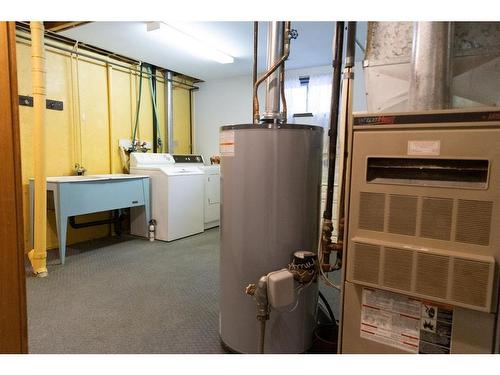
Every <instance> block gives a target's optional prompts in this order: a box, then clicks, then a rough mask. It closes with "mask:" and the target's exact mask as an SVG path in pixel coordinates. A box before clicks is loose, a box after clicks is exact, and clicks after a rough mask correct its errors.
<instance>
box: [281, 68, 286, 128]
mask: <svg viewBox="0 0 500 375" xmlns="http://www.w3.org/2000/svg"><path fill="white" fill-rule="evenodd" d="M280 82H281V87H280V96H281V104H282V105H283V109H282V112H283V118H284V119H285V122H286V120H287V106H286V98H285V63H283V65H282V66H281V68H280Z"/></svg>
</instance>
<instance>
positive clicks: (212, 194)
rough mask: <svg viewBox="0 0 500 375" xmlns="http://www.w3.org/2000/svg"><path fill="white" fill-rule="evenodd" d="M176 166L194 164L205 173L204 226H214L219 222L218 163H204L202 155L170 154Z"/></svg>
mask: <svg viewBox="0 0 500 375" xmlns="http://www.w3.org/2000/svg"><path fill="white" fill-rule="evenodd" d="M172 156H173V158H174V161H175V165H176V166H184V167H189V166H191V167H192V166H196V167H198V168H200V170H202V171H203V173H204V174H205V187H204V198H203V199H204V202H205V203H204V210H205V211H204V228H205V229H209V228H215V227H218V226H219V223H220V165H218V164H214V165H205V161H204V159H203V156H202V155H172Z"/></svg>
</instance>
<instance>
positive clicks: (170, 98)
mask: <svg viewBox="0 0 500 375" xmlns="http://www.w3.org/2000/svg"><path fill="white" fill-rule="evenodd" d="M173 78H174V75H173V73H172V72H171V71H167V72H166V73H165V81H166V85H165V91H166V92H165V98H166V100H167V115H166V116H165V117H166V119H167V124H166V129H165V134H166V135H167V142H166V143H167V152H169V153H171V154H172V153H173V152H174V86H173Z"/></svg>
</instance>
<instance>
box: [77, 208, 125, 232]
mask: <svg viewBox="0 0 500 375" xmlns="http://www.w3.org/2000/svg"><path fill="white" fill-rule="evenodd" d="M123 219H124V216H123V215H121V214H119V213H118V210H113V217H112V218H111V219H103V220H93V221H87V222H85V223H77V222H76V220H75V216H70V217H69V225H71V227H72V228H74V229H80V228H87V227H94V226H97V225H104V224H117V223H121V222H122V221H123Z"/></svg>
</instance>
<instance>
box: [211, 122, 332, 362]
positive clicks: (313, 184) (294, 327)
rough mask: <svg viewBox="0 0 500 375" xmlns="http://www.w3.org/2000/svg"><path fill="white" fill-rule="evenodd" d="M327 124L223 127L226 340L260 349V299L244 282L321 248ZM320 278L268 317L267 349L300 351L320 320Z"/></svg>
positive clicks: (245, 349) (243, 348) (235, 346)
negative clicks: (302, 252)
mask: <svg viewBox="0 0 500 375" xmlns="http://www.w3.org/2000/svg"><path fill="white" fill-rule="evenodd" d="M322 145H323V129H322V128H321V127H318V126H310V125H290V124H277V123H274V124H272V123H268V124H249V125H233V126H223V127H222V128H221V132H220V153H221V250H220V317H219V318H220V327H219V329H220V337H221V340H222V342H223V344H225V346H226V347H227V348H229V349H230V350H232V351H234V352H240V353H258V352H259V322H258V321H257V319H256V305H255V302H254V301H253V300H252V298H250V297H249V296H248V295H246V294H245V287H246V286H247V285H248V284H249V283H253V282H255V281H256V280H258V279H259V278H260V277H261V276H262V275H267V274H268V273H270V272H272V271H275V270H279V269H283V268H286V267H287V265H288V264H289V263H290V262H291V260H292V256H293V253H294V252H296V251H300V250H306V251H307V250H309V251H314V252H315V251H316V249H317V244H318V239H319V231H318V225H319V224H318V223H319V217H320V212H319V209H320V207H319V205H320V188H321V167H322V166H321V160H322ZM317 298H318V285H317V281H315V282H314V283H312V285H310V286H308V287H307V288H304V290H303V291H302V292H301V293H300V295H298V300H297V303H296V305H295V306H290V307H287V308H285V309H282V310H280V311H277V310H274V311H272V312H271V314H270V320H269V321H268V322H267V328H266V333H265V345H264V346H265V352H266V353H302V352H305V351H306V350H307V349H309V347H310V346H311V341H312V336H313V330H314V328H315V324H316V309H317Z"/></svg>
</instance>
